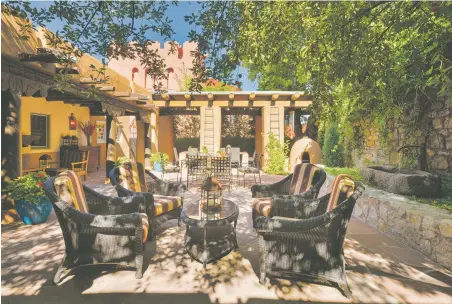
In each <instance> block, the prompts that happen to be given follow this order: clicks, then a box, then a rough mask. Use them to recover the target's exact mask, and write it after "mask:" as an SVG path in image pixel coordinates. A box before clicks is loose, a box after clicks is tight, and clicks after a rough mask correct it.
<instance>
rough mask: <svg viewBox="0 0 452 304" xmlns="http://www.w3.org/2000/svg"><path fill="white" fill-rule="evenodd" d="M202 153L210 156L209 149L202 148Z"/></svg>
mask: <svg viewBox="0 0 452 304" xmlns="http://www.w3.org/2000/svg"><path fill="white" fill-rule="evenodd" d="M201 151H202V153H204V154H209V149H207V147H206V146H202V148H201Z"/></svg>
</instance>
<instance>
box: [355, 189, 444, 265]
mask: <svg viewBox="0 0 452 304" xmlns="http://www.w3.org/2000/svg"><path fill="white" fill-rule="evenodd" d="M353 215H354V216H356V217H358V218H359V219H361V220H363V221H365V222H366V223H368V224H369V225H371V226H373V227H375V228H377V229H378V230H380V231H382V232H385V233H387V234H389V235H390V236H391V237H393V238H394V239H396V240H398V241H399V242H401V243H403V244H405V245H407V246H409V247H411V248H414V249H416V250H418V251H420V252H421V253H423V254H424V255H426V256H427V257H430V258H431V259H432V260H434V261H436V262H437V263H439V264H441V265H442V266H444V267H446V268H448V269H452V259H451V257H452V213H451V212H448V211H445V210H442V209H439V208H436V207H432V206H429V205H427V204H421V203H418V202H414V201H411V200H409V199H407V198H405V197H403V196H400V195H397V194H393V193H389V192H386V191H383V190H377V189H373V188H371V187H368V186H366V191H365V192H364V194H363V195H362V196H361V198H360V199H359V200H358V202H357V204H356V206H355V209H354V211H353Z"/></svg>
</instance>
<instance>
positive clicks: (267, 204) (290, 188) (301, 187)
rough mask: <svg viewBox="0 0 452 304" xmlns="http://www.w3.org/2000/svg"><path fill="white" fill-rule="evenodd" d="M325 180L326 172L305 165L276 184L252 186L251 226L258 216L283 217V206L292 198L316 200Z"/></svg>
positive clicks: (298, 167)
mask: <svg viewBox="0 0 452 304" xmlns="http://www.w3.org/2000/svg"><path fill="white" fill-rule="evenodd" d="M325 180H326V172H325V171H324V170H323V169H321V168H319V167H316V166H314V165H311V164H306V163H305V164H298V165H297V166H295V169H294V173H292V174H290V175H288V176H286V177H285V178H283V179H282V180H280V181H279V182H277V183H274V184H270V185H253V186H252V187H251V192H252V196H253V198H254V200H253V211H252V212H253V224H255V222H256V218H257V217H258V216H260V215H264V216H268V217H273V216H275V215H279V216H285V215H284V210H285V207H284V205H283V204H284V202H285V201H286V200H287V199H290V198H291V197H292V196H294V197H296V198H305V199H313V198H316V197H317V196H318V194H319V191H320V188H321V187H322V185H323V184H324V183H325ZM281 208H282V209H281ZM281 212H283V213H281Z"/></svg>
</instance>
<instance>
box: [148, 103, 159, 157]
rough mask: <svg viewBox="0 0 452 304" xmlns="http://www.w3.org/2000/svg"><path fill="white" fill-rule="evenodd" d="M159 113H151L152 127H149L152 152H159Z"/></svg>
mask: <svg viewBox="0 0 452 304" xmlns="http://www.w3.org/2000/svg"><path fill="white" fill-rule="evenodd" d="M158 119H159V117H158V113H156V112H151V114H150V121H151V124H150V128H149V137H150V139H151V152H152V153H155V152H158V147H159V145H158Z"/></svg>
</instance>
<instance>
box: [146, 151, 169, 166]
mask: <svg viewBox="0 0 452 304" xmlns="http://www.w3.org/2000/svg"><path fill="white" fill-rule="evenodd" d="M150 160H151V162H152V163H158V164H160V165H161V166H162V168H165V166H166V165H167V164H168V163H169V156H168V154H166V153H163V152H157V153H152V154H151V157H150Z"/></svg>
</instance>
